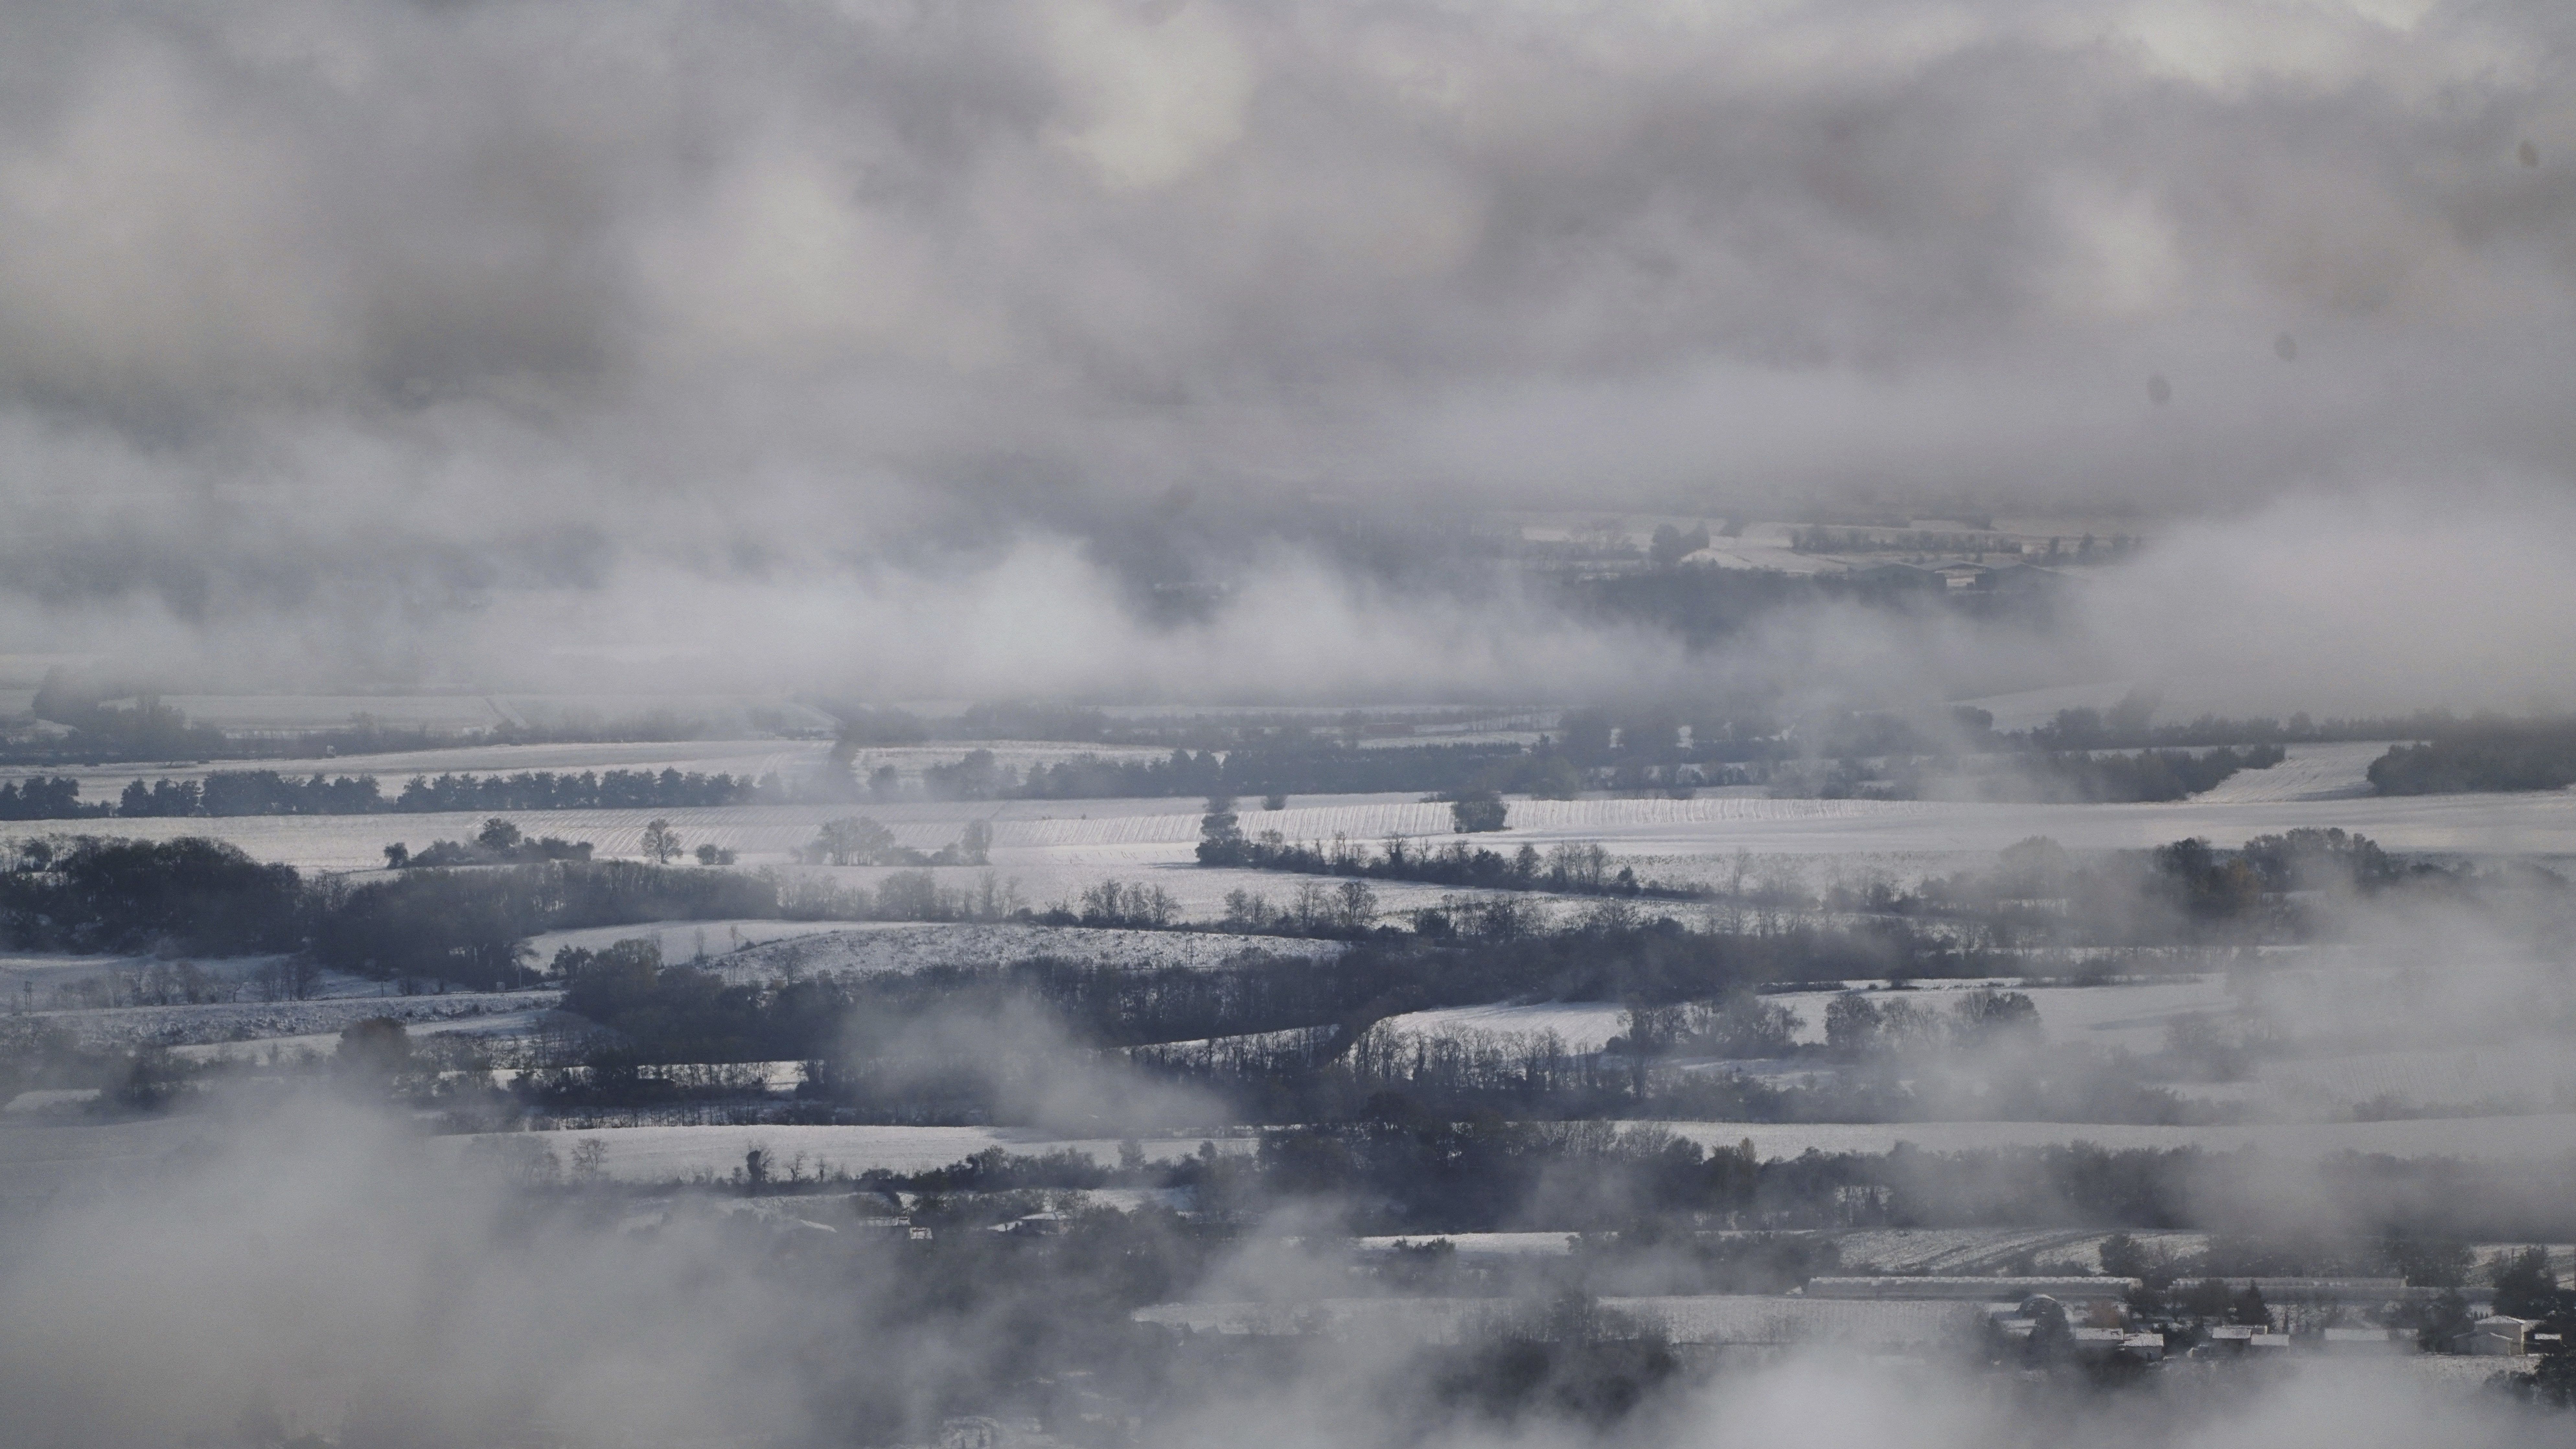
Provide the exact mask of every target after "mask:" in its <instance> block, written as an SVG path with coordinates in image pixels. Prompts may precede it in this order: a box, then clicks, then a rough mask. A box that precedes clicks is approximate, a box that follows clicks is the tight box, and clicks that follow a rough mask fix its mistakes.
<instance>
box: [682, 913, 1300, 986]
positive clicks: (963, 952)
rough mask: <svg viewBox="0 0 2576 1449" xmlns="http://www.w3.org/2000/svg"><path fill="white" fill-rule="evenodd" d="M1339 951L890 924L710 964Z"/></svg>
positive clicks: (816, 968)
mask: <svg viewBox="0 0 2576 1449" xmlns="http://www.w3.org/2000/svg"><path fill="white" fill-rule="evenodd" d="M1344 949H1345V947H1344V946H1343V944H1342V943H1341V942H1339V941H1307V940H1298V939H1295V938H1293V937H1286V936H1237V935H1225V934H1220V933H1217V932H1199V931H1122V930H1091V929H1086V928H1083V927H1079V926H1022V925H1009V924H999V925H985V924H971V923H962V922H961V923H957V924H941V925H916V924H906V923H902V922H892V921H888V922H877V923H872V924H862V925H855V926H843V927H841V928H839V929H836V930H830V931H827V932H823V933H819V934H805V935H798V936H795V937H792V938H789V939H786V940H780V941H773V942H771V943H769V944H767V945H761V946H753V947H750V948H748V949H746V950H742V951H739V952H736V953H735V954H733V955H730V956H727V957H725V958H724V959H723V960H721V961H719V962H717V963H715V964H716V965H718V966H720V967H721V968H722V969H723V970H724V972H725V975H726V976H727V978H728V979H734V978H739V979H742V980H745V981H749V980H769V979H773V978H776V977H780V976H784V975H786V974H788V973H789V972H790V971H799V972H804V973H808V974H833V975H837V974H840V973H843V972H849V973H855V974H859V975H867V974H872V973H875V972H879V971H917V970H920V969H922V968H924V967H928V966H999V965H1003V964H1005V963H1008V962H1012V961H1025V960H1028V959H1029V958H1031V957H1034V956H1053V957H1058V958H1060V959H1064V960H1069V961H1081V962H1087V963H1090V964H1093V965H1115V966H1126V967H1131V968H1135V969H1139V970H1146V969H1152V968H1155V967H1167V966H1178V967H1185V968H1191V969H1206V968H1210V967H1216V966H1222V965H1224V964H1226V963H1227V962H1229V961H1231V960H1233V959H1235V958H1237V957H1239V956H1241V955H1243V954H1244V953H1245V952H1247V951H1257V952H1262V953H1265V954H1268V955H1274V956H1297V957H1305V958H1307V959H1310V960H1324V959H1328V958H1330V957H1333V956H1337V955H1340V954H1341V952H1342V951H1343V950H1344ZM665 954H666V955H667V951H666V953H665Z"/></svg>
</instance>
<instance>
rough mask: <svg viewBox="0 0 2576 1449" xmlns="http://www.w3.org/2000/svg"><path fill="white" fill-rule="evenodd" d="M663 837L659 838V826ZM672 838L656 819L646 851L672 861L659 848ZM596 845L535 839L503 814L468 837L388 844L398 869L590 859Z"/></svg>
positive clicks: (647, 834)
mask: <svg viewBox="0 0 2576 1449" xmlns="http://www.w3.org/2000/svg"><path fill="white" fill-rule="evenodd" d="M656 829H658V830H659V831H660V832H661V835H662V839H661V840H659V841H657V840H656V839H655V830H656ZM668 839H669V827H668V826H667V825H665V824H664V823H663V822H662V821H659V820H656V821H654V822H653V826H652V827H649V828H647V830H646V831H645V854H647V855H652V856H656V857H657V859H656V862H655V863H656V864H660V863H663V862H666V861H668V860H669V859H670V858H671V856H672V855H673V854H675V853H677V851H676V847H673V848H671V849H667V850H665V849H657V848H656V847H657V846H658V845H661V844H664V843H666V842H667V841H668ZM591 850H592V846H591V843H590V842H589V841H587V840H566V839H563V838H562V837H561V836H555V835H544V836H538V837H536V838H534V839H531V838H530V837H528V836H526V835H524V834H522V833H521V832H520V830H519V827H518V826H517V825H515V824H513V823H511V822H510V821H508V820H504V819H502V818H501V817H500V816H497V815H495V816H493V817H492V818H491V819H489V820H486V821H484V822H483V828H482V829H481V830H479V831H476V832H475V835H474V838H473V839H472V840H468V841H455V840H434V841H431V842H430V843H429V845H428V846H427V847H425V848H423V849H422V850H420V851H418V852H414V851H413V850H412V848H411V847H410V846H408V845H405V844H403V843H402V842H401V841H396V842H394V843H393V844H391V845H388V846H386V847H385V864H386V866H387V867H389V868H391V869H394V870H416V869H432V870H435V869H441V868H444V867H448V866H459V865H534V864H537V863H540V862H543V861H550V860H584V861H586V860H588V859H590V855H591Z"/></svg>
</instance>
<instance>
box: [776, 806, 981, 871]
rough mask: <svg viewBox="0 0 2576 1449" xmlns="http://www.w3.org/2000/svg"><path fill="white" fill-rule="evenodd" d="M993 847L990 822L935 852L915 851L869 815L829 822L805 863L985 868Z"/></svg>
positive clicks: (976, 824) (973, 824) (974, 825)
mask: <svg viewBox="0 0 2576 1449" xmlns="http://www.w3.org/2000/svg"><path fill="white" fill-rule="evenodd" d="M992 848H993V827H992V824H991V823H990V822H989V821H983V820H969V821H967V822H966V825H965V828H964V829H963V830H961V831H960V832H959V833H958V836H957V838H956V839H955V840H953V841H950V842H949V843H948V844H946V845H943V846H941V847H940V848H939V849H937V850H935V851H923V850H915V849H913V848H912V847H911V846H908V845H905V844H903V843H902V842H900V841H898V840H896V839H895V835H894V832H893V831H892V830H889V829H887V828H886V827H885V826H884V825H882V824H880V823H878V822H877V821H875V820H872V819H869V818H868V817H867V816H865V815H856V816H851V817H848V818H846V819H841V820H827V821H825V822H823V826H822V828H821V829H820V830H818V831H816V832H815V835H814V839H813V840H812V841H811V842H810V843H809V844H807V845H806V847H805V849H804V851H803V855H804V858H805V860H806V861H807V862H808V863H810V864H814V865H842V866H847V865H900V866H915V867H918V866H929V865H983V864H986V863H987V862H988V860H989V858H990V855H991V851H992Z"/></svg>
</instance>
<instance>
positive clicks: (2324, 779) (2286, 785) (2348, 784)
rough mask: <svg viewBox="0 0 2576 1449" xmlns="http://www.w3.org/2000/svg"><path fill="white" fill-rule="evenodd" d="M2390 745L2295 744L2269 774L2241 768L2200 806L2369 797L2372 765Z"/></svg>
mask: <svg viewBox="0 0 2576 1449" xmlns="http://www.w3.org/2000/svg"><path fill="white" fill-rule="evenodd" d="M2388 745H2389V742H2388V741H2385V740H2382V741H2378V742H2376V743H2369V744H2332V745H2292V746H2290V747H2289V748H2288V749H2287V751H2286V752H2285V758H2283V760H2282V761H2281V763H2279V764H2277V765H2274V766H2273V767H2272V768H2270V769H2268V770H2239V771H2237V772H2236V773H2235V774H2233V775H2230V776H2228V777H2227V778H2226V779H2224V780H2221V781H2219V782H2218V785H2217V787H2216V788H2215V789H2211V790H2205V791H2203V792H2201V793H2200V794H2199V795H2197V796H2195V797H2193V798H2194V803H2196V804H2201V805H2269V804H2274V803H2276V802H2279V801H2283V800H2349V799H2355V798H2358V797H2361V796H2365V795H2369V794H2370V793H2371V788H2370V762H2371V761H2373V760H2376V759H2378V758H2379V757H2380V756H2381V755H2384V754H2387V753H2388Z"/></svg>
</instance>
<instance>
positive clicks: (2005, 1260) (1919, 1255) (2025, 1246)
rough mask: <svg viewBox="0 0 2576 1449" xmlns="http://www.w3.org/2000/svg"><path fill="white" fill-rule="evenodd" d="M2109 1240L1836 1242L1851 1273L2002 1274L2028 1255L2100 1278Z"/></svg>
mask: <svg viewBox="0 0 2576 1449" xmlns="http://www.w3.org/2000/svg"><path fill="white" fill-rule="evenodd" d="M2109 1236H2110V1234H2108V1233H2105V1232H2102V1231H2100V1230H2098V1229H2090V1228H2076V1229H2071V1230H2070V1229H2066V1228H1877V1229H1871V1230H1869V1231H1865V1232H1856V1233H1845V1234H1843V1235H1842V1236H1841V1237H1839V1238H1837V1239H1836V1240H1835V1242H1836V1243H1837V1245H1838V1246H1839V1247H1840V1248H1841V1249H1842V1266H1843V1271H1845V1272H1847V1273H1938V1274H1947V1275H1954V1276H1963V1275H1982V1274H1986V1273H1994V1272H1999V1271H2001V1270H2002V1269H2004V1268H2006V1267H2008V1266H2012V1265H2014V1264H2015V1262H2016V1260H2018V1259H2020V1258H2021V1257H2022V1256H2023V1255H2025V1254H2027V1255H2029V1257H2030V1258H2031V1259H2032V1260H2033V1263H2034V1265H2036V1264H2041V1263H2046V1264H2068V1265H2072V1266H2074V1267H2076V1268H2078V1269H2079V1270H2081V1271H2084V1272H2094V1273H2098V1272H2100V1271H2101V1270H2102V1240H2103V1239H2104V1238H2106V1237H2109ZM2129 1236H2131V1237H2133V1238H2136V1239H2137V1240H2138V1241H2139V1242H2141V1243H2144V1244H2146V1245H2148V1246H2149V1247H2150V1248H2152V1249H2154V1250H2155V1251H2157V1252H2160V1253H2163V1254H2164V1255H2166V1256H2167V1257H2182V1256H2185V1255H2187V1254H2191V1253H2196V1252H2199V1251H2201V1250H2203V1249H2204V1248H2206V1247H2208V1245H2209V1235H2208V1234H2206V1233H2183V1232H2159V1231H2140V1232H2133V1233H2131V1234H2130V1235H2129Z"/></svg>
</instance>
